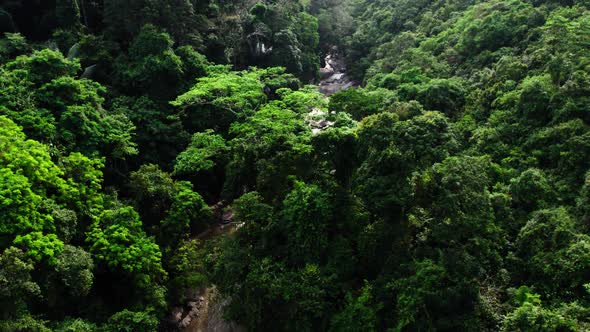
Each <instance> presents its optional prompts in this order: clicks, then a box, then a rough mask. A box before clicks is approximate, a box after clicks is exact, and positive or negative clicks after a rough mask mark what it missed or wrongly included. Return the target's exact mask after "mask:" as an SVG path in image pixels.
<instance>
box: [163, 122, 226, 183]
mask: <svg viewBox="0 0 590 332" xmlns="http://www.w3.org/2000/svg"><path fill="white" fill-rule="evenodd" d="M227 152H228V147H227V144H226V142H225V140H224V139H223V137H222V136H220V135H217V134H215V133H214V132H213V130H207V131H205V132H201V133H195V134H193V137H192V141H191V143H190V145H189V146H188V148H187V149H186V150H184V151H183V152H181V153H180V154H178V156H176V163H175V165H174V173H175V174H177V175H182V174H184V175H188V174H191V173H192V174H194V173H197V172H200V171H210V170H212V169H213V168H214V167H215V166H216V165H217V163H220V162H222V161H223V160H224V159H225V154H226V153H227Z"/></svg>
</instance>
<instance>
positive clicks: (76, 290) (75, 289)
mask: <svg viewBox="0 0 590 332" xmlns="http://www.w3.org/2000/svg"><path fill="white" fill-rule="evenodd" d="M93 268H94V263H93V261H92V257H91V256H90V254H89V253H87V252H86V251H84V250H83V249H81V248H78V247H74V246H72V245H65V246H64V248H63V251H62V253H61V254H60V255H59V256H58V257H57V263H56V266H55V270H56V272H57V273H58V275H59V276H60V279H61V281H62V282H63V284H64V285H65V286H66V289H67V290H68V293H69V294H70V295H72V296H77V297H84V296H86V295H88V292H90V288H91V287H92V282H93V279H94V275H93V273H92V270H93Z"/></svg>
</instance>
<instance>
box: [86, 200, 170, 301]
mask: <svg viewBox="0 0 590 332" xmlns="http://www.w3.org/2000/svg"><path fill="white" fill-rule="evenodd" d="M86 241H87V243H88V244H89V246H90V251H91V253H92V254H93V255H94V256H93V257H94V258H95V260H97V261H99V262H100V263H102V264H105V265H106V266H108V267H110V268H113V269H115V270H117V271H121V272H123V273H125V274H128V275H129V276H130V277H132V278H133V279H134V280H135V282H136V283H137V285H138V286H139V287H142V288H146V289H148V288H149V287H150V285H152V284H157V283H158V282H161V281H163V279H164V278H165V276H166V271H164V269H163V268H162V261H161V259H162V253H161V252H160V247H159V246H158V245H157V244H156V243H154V241H153V239H152V238H149V237H147V235H146V234H145V232H144V231H143V229H142V224H141V220H140V219H139V215H138V214H137V212H135V210H133V208H132V207H128V206H127V207H118V208H115V209H110V210H105V211H103V212H102V214H101V215H100V217H99V218H98V220H97V221H96V222H95V223H94V224H93V225H92V227H91V229H90V231H89V232H88V234H87V239H86Z"/></svg>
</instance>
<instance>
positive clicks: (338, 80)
mask: <svg viewBox="0 0 590 332" xmlns="http://www.w3.org/2000/svg"><path fill="white" fill-rule="evenodd" d="M324 61H325V62H326V65H325V66H324V67H323V68H321V69H320V78H321V79H320V84H319V91H320V92H321V93H323V94H325V95H326V96H329V95H331V94H334V93H336V92H338V91H340V90H345V89H348V88H350V87H353V86H356V85H358V84H356V83H355V82H354V81H351V80H350V78H349V77H348V76H347V75H346V65H345V64H344V59H342V57H341V56H340V54H339V53H338V49H337V48H332V50H331V51H330V53H329V54H328V55H326V57H325V58H324Z"/></svg>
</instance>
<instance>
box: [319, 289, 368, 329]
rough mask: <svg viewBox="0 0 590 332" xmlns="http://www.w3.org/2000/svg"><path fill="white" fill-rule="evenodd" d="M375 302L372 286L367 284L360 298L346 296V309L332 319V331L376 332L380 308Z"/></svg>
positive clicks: (361, 291)
mask: <svg viewBox="0 0 590 332" xmlns="http://www.w3.org/2000/svg"><path fill="white" fill-rule="evenodd" d="M373 301H374V299H373V297H372V295H371V285H370V284H369V283H367V282H365V286H364V287H363V288H362V289H361V290H360V294H359V295H358V297H356V298H354V297H353V296H352V294H351V293H348V294H346V304H345V307H344V309H343V310H342V311H341V312H340V313H338V314H336V315H334V318H332V323H331V327H330V329H331V331H350V332H352V331H360V330H363V331H368V332H371V331H376V330H377V326H376V325H377V310H378V309H379V306H378V305H377V306H375V305H374V303H373Z"/></svg>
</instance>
